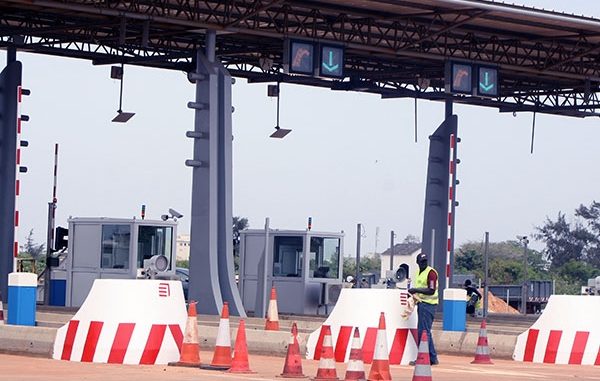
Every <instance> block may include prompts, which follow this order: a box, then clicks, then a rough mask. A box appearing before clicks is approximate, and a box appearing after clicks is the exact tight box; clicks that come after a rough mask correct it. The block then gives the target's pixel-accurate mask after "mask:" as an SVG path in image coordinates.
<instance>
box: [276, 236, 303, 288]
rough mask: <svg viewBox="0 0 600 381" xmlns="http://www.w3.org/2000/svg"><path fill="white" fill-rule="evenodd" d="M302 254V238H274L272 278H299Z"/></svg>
mask: <svg viewBox="0 0 600 381" xmlns="http://www.w3.org/2000/svg"><path fill="white" fill-rule="evenodd" d="M303 252H304V243H303V237H285V236H275V242H274V247H273V276H277V277H296V278H298V277H301V276H302V259H303V255H302V253H303Z"/></svg>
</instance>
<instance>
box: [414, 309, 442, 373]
mask: <svg viewBox="0 0 600 381" xmlns="http://www.w3.org/2000/svg"><path fill="white" fill-rule="evenodd" d="M434 315H435V305H434V304H429V303H423V302H421V303H419V304H418V305H417V317H418V323H417V328H418V334H419V343H420V342H421V335H422V332H423V331H425V332H427V340H428V342H429V360H430V361H431V362H432V363H437V362H438V358H437V353H436V352H435V346H434V345H433V338H432V337H431V326H432V325H433V318H434Z"/></svg>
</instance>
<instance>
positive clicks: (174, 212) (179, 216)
mask: <svg viewBox="0 0 600 381" xmlns="http://www.w3.org/2000/svg"><path fill="white" fill-rule="evenodd" d="M169 213H171V216H173V218H183V214H181V213H179V212H178V211H176V210H175V209H169Z"/></svg>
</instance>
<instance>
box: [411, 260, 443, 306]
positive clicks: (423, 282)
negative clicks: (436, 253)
mask: <svg viewBox="0 0 600 381" xmlns="http://www.w3.org/2000/svg"><path fill="white" fill-rule="evenodd" d="M430 271H433V272H435V273H436V274H437V271H435V269H434V268H433V267H431V266H427V267H426V268H425V270H423V271H421V272H420V273H419V274H418V275H417V282H416V285H415V287H416V288H429V285H428V284H427V276H428V275H429V272H430ZM417 295H418V296H419V298H420V299H421V301H422V302H423V303H427V304H438V303H439V301H438V281H437V280H436V281H435V292H434V293H433V295H425V294H421V293H420V292H418V293H417Z"/></svg>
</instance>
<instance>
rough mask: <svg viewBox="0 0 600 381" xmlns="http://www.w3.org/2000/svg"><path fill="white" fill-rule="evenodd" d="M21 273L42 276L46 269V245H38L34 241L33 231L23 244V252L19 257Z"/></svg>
mask: <svg viewBox="0 0 600 381" xmlns="http://www.w3.org/2000/svg"><path fill="white" fill-rule="evenodd" d="M17 259H18V260H19V266H20V271H24V272H32V273H37V274H38V275H39V274H41V273H42V272H43V271H44V269H45V268H46V249H45V245H44V244H37V243H36V242H35V240H34V239H33V229H31V230H30V231H29V235H28V236H27V239H26V240H25V244H23V250H22V251H20V252H19V254H18V255H17Z"/></svg>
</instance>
